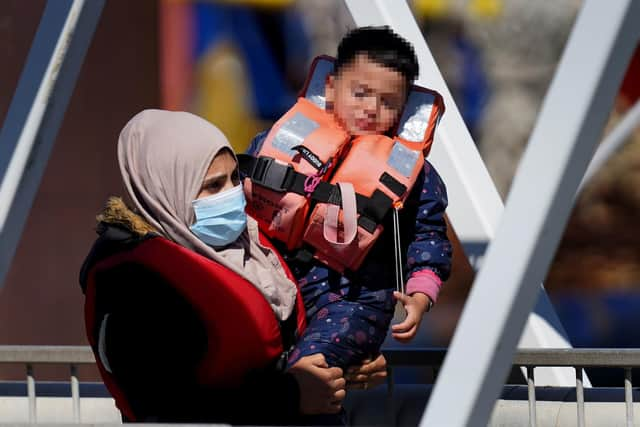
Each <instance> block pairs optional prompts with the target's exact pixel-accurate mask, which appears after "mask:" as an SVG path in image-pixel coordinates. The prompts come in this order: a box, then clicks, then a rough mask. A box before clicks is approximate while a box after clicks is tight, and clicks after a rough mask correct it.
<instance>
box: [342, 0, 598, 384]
mask: <svg viewBox="0 0 640 427" xmlns="http://www.w3.org/2000/svg"><path fill="white" fill-rule="evenodd" d="M345 2H346V4H347V6H348V8H349V11H350V12H351V15H352V16H353V19H354V21H355V22H356V24H357V25H358V26H366V25H389V26H390V27H391V28H393V30H394V31H395V32H397V33H398V34H400V35H401V36H402V37H404V38H405V39H407V40H409V41H410V42H411V44H412V45H413V47H414V49H415V51H416V55H417V56H418V60H419V61H420V76H419V78H418V81H417V83H418V84H419V85H422V86H425V87H428V88H432V89H435V90H437V91H438V92H440V94H442V96H443V98H444V102H445V107H446V111H445V114H444V116H443V117H442V120H441V122H440V124H439V126H438V128H437V131H436V141H435V142H434V144H433V148H432V150H431V154H430V155H429V160H430V161H431V162H432V163H433V164H434V165H435V166H436V168H437V169H438V172H440V174H441V175H442V177H443V179H444V182H445V183H446V185H447V192H448V195H449V207H448V208H447V215H448V217H449V220H450V221H451V224H452V226H453V228H454V230H455V232H456V235H457V236H458V238H459V239H460V240H461V242H462V243H463V245H464V248H465V252H466V255H467V258H469V261H470V262H471V265H473V266H474V267H475V268H478V267H479V266H480V260H481V258H482V256H483V255H484V251H485V249H486V247H487V243H488V242H490V241H491V239H493V236H494V234H495V230H496V229H497V227H498V223H499V221H500V217H501V216H502V212H503V210H504V205H503V203H502V200H501V199H500V195H499V194H498V191H497V190H496V187H495V185H494V183H493V180H492V179H491V177H490V176H489V173H488V171H487V168H486V167H485V165H484V162H483V161H482V158H481V157H480V154H479V153H478V150H477V148H476V145H475V143H474V142H473V139H472V137H471V134H470V133H469V130H468V129H467V126H466V125H465V123H464V120H463V119H462V115H461V114H460V112H459V110H458V108H457V106H456V103H455V101H454V100H453V97H452V96H451V92H450V91H449V89H448V87H447V84H446V82H445V81H444V78H443V77H442V74H441V73H440V70H439V69H438V66H437V64H436V63H435V60H434V59H433V56H432V55H431V51H430V50H429V47H428V45H427V42H426V41H425V39H424V37H423V35H422V32H421V31H420V28H419V27H418V25H417V24H416V21H415V19H414V17H413V15H412V13H411V10H410V9H409V6H408V5H407V3H406V1H404V0H345ZM539 288H540V290H541V292H539V295H538V296H536V298H537V304H536V306H535V309H534V311H533V312H532V313H531V316H530V318H529V321H528V322H527V325H526V327H525V329H524V331H523V333H522V338H521V342H520V347H522V348H570V347H571V344H570V343H569V340H568V338H567V334H566V332H565V330H564V328H563V327H562V324H561V323H560V320H559V319H558V316H557V314H556V312H555V310H554V309H553V306H552V305H551V302H550V301H549V298H548V296H547V294H546V292H545V291H544V288H543V287H542V286H541V285H540V286H539ZM536 382H537V384H538V385H554V386H572V385H573V384H574V383H575V375H574V372H573V370H572V369H568V368H538V369H537V370H536ZM585 385H587V386H588V385H589V380H588V378H587V377H586V376H585Z"/></svg>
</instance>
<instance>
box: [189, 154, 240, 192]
mask: <svg viewBox="0 0 640 427" xmlns="http://www.w3.org/2000/svg"><path fill="white" fill-rule="evenodd" d="M238 184H240V177H239V176H238V167H237V165H236V160H235V159H234V158H233V155H231V153H230V152H229V150H228V149H226V148H223V149H222V150H220V152H218V154H217V155H216V156H215V157H214V158H213V160H212V161H211V164H210V165H209V169H208V170H207V173H206V175H205V176H204V181H202V187H201V188H200V192H199V193H198V196H197V197H196V199H201V198H203V197H208V196H212V195H214V194H216V193H219V192H221V191H225V190H230V189H232V188H233V187H235V186H236V185H238Z"/></svg>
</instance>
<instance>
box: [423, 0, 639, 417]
mask: <svg viewBox="0 0 640 427" xmlns="http://www.w3.org/2000/svg"><path fill="white" fill-rule="evenodd" d="M638 16H640V0H618V1H615V2H603V1H600V0H588V1H586V2H585V3H584V5H583V8H582V10H581V12H580V14H579V15H578V18H577V20H576V23H575V26H574V29H573V31H572V33H571V35H570V37H569V41H568V43H567V46H566V49H565V51H564V53H563V55H562V58H561V61H560V63H559V66H558V70H557V72H556V75H555V77H554V79H553V81H552V82H551V86H550V88H549V91H548V94H547V96H546V97H545V100H544V102H543V104H542V109H541V112H540V115H539V118H538V121H537V123H536V126H535V128H534V130H533V133H532V135H531V138H530V140H529V144H528V146H527V150H526V151H525V153H524V156H523V159H522V161H521V163H520V167H519V168H518V171H517V174H516V177H515V180H514V182H513V185H512V188H511V192H510V194H509V197H508V200H507V207H506V209H505V212H504V215H503V218H502V221H501V223H500V227H499V229H498V230H497V233H496V236H495V238H494V240H493V242H492V243H491V245H490V247H489V249H488V253H487V255H486V259H485V261H484V266H483V267H482V269H481V270H480V271H479V273H478V276H477V278H476V281H475V283H474V286H473V288H472V291H471V294H470V295H469V298H468V300H467V304H466V305H465V308H464V311H463V313H462V317H461V319H460V321H459V323H458V327H457V329H456V333H455V335H454V338H453V341H452V344H451V346H450V347H449V352H448V354H447V357H446V359H445V362H444V365H443V367H442V371H441V373H440V375H439V377H438V381H437V383H436V385H435V388H434V391H433V394H432V395H431V399H430V401H429V404H428V407H427V410H426V413H425V415H424V417H423V419H422V421H421V425H422V426H442V425H447V426H451V427H462V426H484V425H487V421H488V419H489V415H490V412H491V409H492V408H493V406H494V404H495V400H496V399H497V397H498V395H499V392H500V390H501V387H502V384H503V382H504V379H505V378H506V375H507V372H508V369H509V367H510V366H511V362H512V360H513V354H514V351H515V347H516V344H517V342H518V338H519V335H520V331H521V330H522V327H523V326H524V323H525V320H526V318H527V313H529V311H530V310H531V308H532V306H533V303H534V300H535V296H536V294H537V293H538V283H540V280H541V279H542V278H543V277H544V275H545V274H546V272H547V270H548V267H549V264H550V262H551V260H552V258H553V255H554V253H555V250H556V248H557V244H558V242H559V240H560V238H561V236H562V231H563V229H564V226H565V224H566V221H567V218H568V216H569V213H570V211H571V208H572V204H573V200H574V197H573V196H574V195H575V192H576V189H577V188H578V184H579V182H580V180H581V178H582V177H583V175H584V172H585V170H586V167H587V164H588V162H589V160H590V158H591V155H592V153H593V150H594V148H595V145H596V143H597V141H598V140H599V138H600V136H601V134H602V129H603V127H604V124H605V121H606V119H607V117H608V115H609V113H610V111H611V107H612V105H613V100H614V97H615V94H616V92H617V89H618V87H619V84H620V81H621V80H622V76H623V73H624V71H625V69H626V66H627V63H628V60H629V58H630V57H631V53H632V52H633V49H634V48H635V45H636V43H637V41H638V36H639V35H640V34H639V33H640V27H639V26H638V23H637V17H638ZM596 30H597V33H598V36H597V37H594V31H596ZM489 307H490V308H489ZM469 355H473V357H469Z"/></svg>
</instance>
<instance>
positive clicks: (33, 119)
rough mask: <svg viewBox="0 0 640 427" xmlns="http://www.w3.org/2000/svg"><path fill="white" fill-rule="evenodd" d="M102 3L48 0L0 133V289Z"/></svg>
mask: <svg viewBox="0 0 640 427" xmlns="http://www.w3.org/2000/svg"><path fill="white" fill-rule="evenodd" d="M103 6H104V0H86V1H85V0H49V1H48V2H47V4H46V6H45V10H44V13H43V15H42V18H41V20H40V25H39V26H38V30H37V32H36V35H35V37H34V40H33V43H32V44H31V49H30V51H29V55H28V57H27V61H26V65H25V67H24V70H23V71H22V75H21V77H20V80H19V82H18V87H17V89H16V92H15V95H14V97H13V99H12V101H11V105H10V107H9V111H8V113H7V116H6V119H5V122H4V125H3V127H2V131H0V179H1V181H0V288H1V287H2V284H3V282H4V278H5V276H6V274H7V272H8V270H9V267H10V265H11V260H12V259H13V255H14V253H15V250H16V247H17V245H18V241H19V240H20V236H21V234H22V229H23V228H24V224H25V222H26V219H27V217H28V215H29V210H30V209H31V204H32V203H33V199H34V197H35V194H36V192H37V190H38V186H39V185H40V179H41V178H42V174H43V172H44V169H45V167H46V164H47V161H48V159H49V154H50V152H51V148H52V146H53V142H54V141H55V138H56V134H57V132H58V129H59V128H60V124H61V123H62V119H63V118H64V113H65V111H66V108H67V104H68V102H69V99H70V97H71V93H72V92H73V88H74V86H75V82H76V78H77V76H78V72H79V71H80V66H81V65H82V62H83V60H84V55H85V53H86V50H87V48H88V46H89V43H90V42H91V38H92V37H93V32H94V30H95V28H96V25H97V23H98V20H99V18H100V13H101V12H102V8H103Z"/></svg>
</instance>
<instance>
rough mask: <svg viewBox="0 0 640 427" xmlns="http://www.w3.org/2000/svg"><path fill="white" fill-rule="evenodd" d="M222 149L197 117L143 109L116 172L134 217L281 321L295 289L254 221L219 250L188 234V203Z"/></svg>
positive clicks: (128, 129) (129, 128)
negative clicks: (255, 293) (226, 273)
mask: <svg viewBox="0 0 640 427" xmlns="http://www.w3.org/2000/svg"><path fill="white" fill-rule="evenodd" d="M225 147H226V148H228V149H229V150H230V151H231V152H233V150H232V148H231V146H230V145H229V142H228V141H227V139H226V138H225V136H224V135H223V134H222V132H220V130H218V128H216V127H215V126H213V125H212V124H210V123H209V122H207V121H205V120H203V119H201V118H200V117H197V116H195V115H193V114H190V113H185V112H170V111H162V110H145V111H142V112H141V113H139V114H137V115H136V116H135V117H134V118H133V119H131V121H130V122H129V123H128V124H127V125H126V126H125V128H124V129H123V130H122V133H121V134H120V139H119V141H118V160H119V163H120V172H121V174H122V179H123V181H124V184H125V186H126V189H127V192H128V194H129V197H130V199H131V200H132V201H133V203H134V204H135V207H136V208H137V209H138V212H139V213H140V214H141V215H142V216H143V217H144V218H145V219H146V220H147V221H148V222H149V223H150V224H151V225H153V226H154V227H155V228H156V229H157V230H158V232H159V233H161V234H162V235H164V237H166V238H168V239H170V240H172V241H174V242H176V243H178V244H180V245H182V246H184V247H186V248H189V249H191V250H193V251H195V252H197V253H199V254H201V255H204V256H206V257H208V258H210V259H212V260H214V261H216V262H218V263H220V264H222V265H224V266H225V267H228V268H229V269H231V270H233V271H235V272H236V273H238V274H239V275H241V276H242V277H244V278H245V279H247V280H248V281H249V282H251V283H252V284H253V285H254V286H255V287H256V288H257V289H258V290H259V291H260V292H261V293H262V294H263V295H264V297H265V298H266V299H267V301H268V302H269V304H270V305H271V307H272V308H273V311H274V312H275V314H276V316H277V317H278V319H280V320H284V319H286V318H287V317H289V315H290V314H291V312H292V311H293V307H294V305H295V298H296V286H295V284H294V283H293V282H291V281H290V280H289V279H288V278H287V277H286V275H285V273H284V270H283V267H282V265H281V264H280V262H279V260H278V258H277V256H276V255H275V254H274V253H273V251H271V250H270V249H268V248H266V247H264V246H262V245H261V244H260V243H259V241H258V227H257V224H256V222H255V220H253V219H252V218H248V222H247V229H246V230H245V231H244V232H243V233H242V235H241V236H240V237H239V238H238V240H237V241H236V242H235V243H234V244H232V245H230V246H227V247H225V248H224V249H222V250H218V249H214V248H212V247H210V246H208V245H207V244H205V243H204V242H202V241H201V240H200V239H198V237H196V236H195V234H193V233H192V232H191V230H190V229H189V226H190V225H191V224H192V223H193V222H194V218H195V215H194V212H193V208H192V206H191V202H192V201H193V200H194V199H195V198H196V196H197V195H198V193H199V192H200V187H201V185H202V181H203V180H204V177H205V174H206V172H207V170H208V169H209V165H210V164H211V161H212V160H213V158H214V157H215V156H216V154H218V152H219V151H220V150H221V149H223V148H225ZM234 157H235V155H234Z"/></svg>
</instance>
